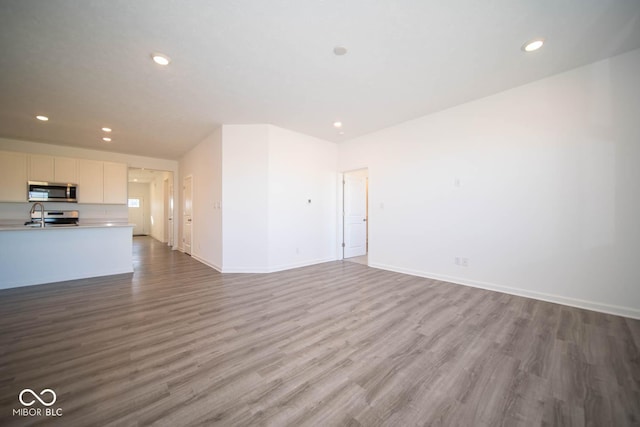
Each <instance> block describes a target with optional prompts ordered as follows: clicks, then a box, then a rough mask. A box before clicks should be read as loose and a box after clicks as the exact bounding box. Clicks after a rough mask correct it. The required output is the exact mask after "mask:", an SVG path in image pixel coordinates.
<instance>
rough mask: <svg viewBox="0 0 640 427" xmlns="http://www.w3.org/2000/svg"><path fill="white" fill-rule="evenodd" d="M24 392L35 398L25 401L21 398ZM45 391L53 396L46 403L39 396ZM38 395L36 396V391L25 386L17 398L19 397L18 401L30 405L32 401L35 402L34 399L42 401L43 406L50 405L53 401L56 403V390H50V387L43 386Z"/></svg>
mask: <svg viewBox="0 0 640 427" xmlns="http://www.w3.org/2000/svg"><path fill="white" fill-rule="evenodd" d="M25 393H31V396H33V397H34V398H35V399H31V401H30V402H25V401H24V400H23V398H22V396H24V394H25ZM45 393H51V396H52V397H53V399H52V400H51V402H49V403H47V402H45V401H44V400H42V399H41V398H40V396H42V395H44V394H45ZM40 396H38V395H37V394H36V392H35V391H33V390H31V389H30V388H25V389H24V390H22V391H21V392H20V396H19V397H18V398H19V399H20V403H22V404H23V405H24V406H31V405H33V404H34V403H36V400H38V402H40V403H42V404H43V405H44V406H51V405H53V404H54V403H56V399H57V396H56V392H55V391H53V390H51V389H50V388H45V389H44V390H42V391H41V392H40Z"/></svg>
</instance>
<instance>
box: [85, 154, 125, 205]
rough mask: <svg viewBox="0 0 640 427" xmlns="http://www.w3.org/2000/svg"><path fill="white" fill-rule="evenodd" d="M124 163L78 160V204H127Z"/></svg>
mask: <svg viewBox="0 0 640 427" xmlns="http://www.w3.org/2000/svg"><path fill="white" fill-rule="evenodd" d="M127 173H128V167H127V165H126V164H125V163H112V162H100V161H96V160H78V203H103V204H113V205H124V204H126V203H127Z"/></svg>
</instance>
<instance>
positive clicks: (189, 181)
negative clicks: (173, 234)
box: [182, 175, 193, 255]
mask: <svg viewBox="0 0 640 427" xmlns="http://www.w3.org/2000/svg"><path fill="white" fill-rule="evenodd" d="M183 191H184V214H183V217H184V218H183V232H182V245H183V247H184V251H185V253H187V254H189V255H191V231H192V228H193V220H192V207H193V200H192V193H193V177H192V176H191V175H189V176H187V177H186V178H185V179H184V187H183Z"/></svg>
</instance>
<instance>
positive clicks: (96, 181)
mask: <svg viewBox="0 0 640 427" xmlns="http://www.w3.org/2000/svg"><path fill="white" fill-rule="evenodd" d="M103 201H104V162H100V161H97V160H84V159H79V160H78V203H103Z"/></svg>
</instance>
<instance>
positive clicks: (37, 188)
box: [27, 181, 78, 203]
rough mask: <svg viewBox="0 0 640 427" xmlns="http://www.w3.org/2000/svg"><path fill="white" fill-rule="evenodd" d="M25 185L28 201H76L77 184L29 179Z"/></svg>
mask: <svg viewBox="0 0 640 427" xmlns="http://www.w3.org/2000/svg"><path fill="white" fill-rule="evenodd" d="M27 186H28V187H27V188H28V189H27V198H28V199H29V201H30V202H69V203H77V202H78V184H61V183H54V182H39V181H29V182H28V184H27Z"/></svg>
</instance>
